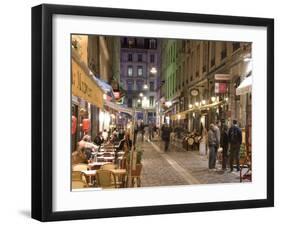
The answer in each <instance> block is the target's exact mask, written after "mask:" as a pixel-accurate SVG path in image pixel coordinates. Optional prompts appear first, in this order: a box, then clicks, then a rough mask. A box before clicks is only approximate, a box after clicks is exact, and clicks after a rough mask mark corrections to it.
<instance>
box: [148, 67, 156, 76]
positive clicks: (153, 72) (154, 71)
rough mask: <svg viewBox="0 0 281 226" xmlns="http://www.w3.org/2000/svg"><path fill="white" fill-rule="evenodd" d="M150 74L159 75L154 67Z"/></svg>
mask: <svg viewBox="0 0 281 226" xmlns="http://www.w3.org/2000/svg"><path fill="white" fill-rule="evenodd" d="M150 73H151V74H154V75H155V74H156V73H157V69H156V68H155V67H152V68H151V70H150Z"/></svg>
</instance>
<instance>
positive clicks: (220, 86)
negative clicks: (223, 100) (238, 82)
mask: <svg viewBox="0 0 281 226" xmlns="http://www.w3.org/2000/svg"><path fill="white" fill-rule="evenodd" d="M226 92H227V84H226V83H221V82H216V83H215V93H218V94H223V93H226Z"/></svg>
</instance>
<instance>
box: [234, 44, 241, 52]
mask: <svg viewBox="0 0 281 226" xmlns="http://www.w3.org/2000/svg"><path fill="white" fill-rule="evenodd" d="M232 48H233V52H235V51H236V50H237V49H239V48H240V42H233V43H232Z"/></svg>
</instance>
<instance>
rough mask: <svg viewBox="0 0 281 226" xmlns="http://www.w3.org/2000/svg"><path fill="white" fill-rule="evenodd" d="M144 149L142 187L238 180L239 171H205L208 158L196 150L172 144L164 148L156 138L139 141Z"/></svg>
mask: <svg viewBox="0 0 281 226" xmlns="http://www.w3.org/2000/svg"><path fill="white" fill-rule="evenodd" d="M139 142H140V143H141V146H142V148H143V150H145V151H144V153H143V173H142V176H141V186H142V187H150V186H173V185H188V184H189V185H190V184H214V183H237V182H239V180H240V177H239V172H232V173H229V172H228V171H221V170H218V171H210V170H208V159H207V157H206V156H200V155H199V154H198V151H186V150H184V149H183V148H181V147H177V146H176V145H175V144H171V145H170V150H169V151H167V152H164V151H162V150H163V146H164V144H163V142H162V141H161V140H159V139H157V138H155V139H154V140H153V141H144V142H141V141H139Z"/></svg>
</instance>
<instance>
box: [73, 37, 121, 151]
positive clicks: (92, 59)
mask: <svg viewBox="0 0 281 226" xmlns="http://www.w3.org/2000/svg"><path fill="white" fill-rule="evenodd" d="M72 51H73V53H72V59H74V56H77V57H76V58H79V60H80V62H81V63H82V64H83V68H84V71H85V74H86V75H87V76H88V77H91V76H92V75H94V76H95V77H96V78H97V79H100V80H102V81H104V82H105V83H107V84H109V85H110V84H113V83H114V81H117V82H115V83H118V80H119V79H120V64H119V63H118V62H119V61H120V39H119V38H118V37H111V36H97V35H89V36H88V35H73V36H72ZM72 73H73V71H72ZM91 80H93V79H92V78H91ZM92 83H93V84H95V82H94V81H92ZM98 91H99V92H103V91H100V87H97V88H95V89H93V90H92V92H93V94H92V95H94V94H95V93H96V92H98ZM101 95H104V94H101ZM99 99H103V96H102V97H99ZM100 102H103V100H100ZM110 115H111V114H110V113H109V112H108V111H106V109H105V106H104V105H99V106H98V105H96V104H94V103H90V102H89V101H87V100H86V99H85V98H83V97H81V96H78V95H77V96H75V95H72V116H73V117H75V118H76V128H77V129H76V132H75V134H73V135H72V151H74V150H75V148H76V143H77V142H78V141H79V140H81V139H82V137H83V136H84V134H85V132H84V131H83V128H82V127H83V126H81V125H83V120H84V119H87V120H88V121H89V123H90V125H89V128H90V129H89V131H88V132H87V134H89V135H91V137H92V138H93V137H95V136H96V135H97V133H98V132H99V131H102V130H103V129H107V130H108V129H109V124H110V123H111V121H112V118H110ZM84 121H85V120H84Z"/></svg>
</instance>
